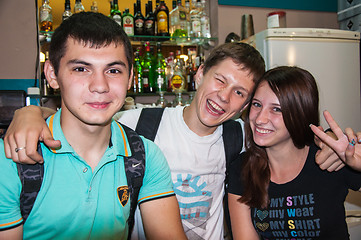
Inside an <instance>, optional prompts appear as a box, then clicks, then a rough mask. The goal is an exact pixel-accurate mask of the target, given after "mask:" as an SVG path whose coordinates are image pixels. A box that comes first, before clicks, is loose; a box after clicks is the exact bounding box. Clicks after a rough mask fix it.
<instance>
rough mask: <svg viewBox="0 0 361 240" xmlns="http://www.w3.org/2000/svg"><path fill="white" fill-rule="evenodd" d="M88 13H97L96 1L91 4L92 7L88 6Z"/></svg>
mask: <svg viewBox="0 0 361 240" xmlns="http://www.w3.org/2000/svg"><path fill="white" fill-rule="evenodd" d="M90 11H91V12H95V13H97V12H98V3H97V1H93V2H92V5H91V6H90Z"/></svg>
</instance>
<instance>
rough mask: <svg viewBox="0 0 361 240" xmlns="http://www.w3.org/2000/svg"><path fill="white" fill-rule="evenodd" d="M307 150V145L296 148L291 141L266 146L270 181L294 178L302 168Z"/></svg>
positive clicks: (279, 181) (281, 181)
mask: <svg viewBox="0 0 361 240" xmlns="http://www.w3.org/2000/svg"><path fill="white" fill-rule="evenodd" d="M308 150H309V146H305V147H304V148H301V149H298V148H296V147H295V146H294V145H293V143H292V141H290V142H289V143H288V144H285V145H283V146H279V147H277V148H272V147H271V148H267V149H266V151H267V156H268V160H269V166H270V171H271V181H272V182H275V183H278V184H282V183H287V182H289V181H291V180H293V179H294V178H296V177H297V176H298V174H299V173H300V172H301V170H302V169H303V166H304V164H305V162H306V159H307V155H308Z"/></svg>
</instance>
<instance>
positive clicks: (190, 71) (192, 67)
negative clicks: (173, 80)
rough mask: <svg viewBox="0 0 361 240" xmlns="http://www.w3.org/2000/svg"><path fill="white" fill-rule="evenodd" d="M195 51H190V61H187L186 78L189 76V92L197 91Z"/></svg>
mask: <svg viewBox="0 0 361 240" xmlns="http://www.w3.org/2000/svg"><path fill="white" fill-rule="evenodd" d="M194 55H195V50H194V49H190V48H189V49H188V60H187V67H186V76H187V89H188V92H191V91H196V83H195V79H194V76H195V74H196V73H197V68H196V64H195V61H194V59H195V57H194Z"/></svg>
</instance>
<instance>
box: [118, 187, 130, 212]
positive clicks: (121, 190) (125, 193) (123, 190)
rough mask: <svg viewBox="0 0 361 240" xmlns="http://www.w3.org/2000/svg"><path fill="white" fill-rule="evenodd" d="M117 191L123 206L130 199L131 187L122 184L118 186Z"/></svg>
mask: <svg viewBox="0 0 361 240" xmlns="http://www.w3.org/2000/svg"><path fill="white" fill-rule="evenodd" d="M117 193H118V199H119V202H120V204H122V206H123V207H124V206H125V205H126V204H127V202H128V199H129V189H128V186H121V187H118V188H117Z"/></svg>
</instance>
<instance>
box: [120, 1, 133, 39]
mask: <svg viewBox="0 0 361 240" xmlns="http://www.w3.org/2000/svg"><path fill="white" fill-rule="evenodd" d="M122 22H123V30H124V32H125V33H126V34H127V35H128V36H133V35H134V17H133V15H132V14H130V13H129V8H126V9H125V11H124V13H123V18H122Z"/></svg>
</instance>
